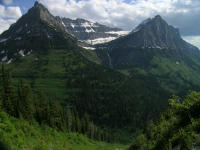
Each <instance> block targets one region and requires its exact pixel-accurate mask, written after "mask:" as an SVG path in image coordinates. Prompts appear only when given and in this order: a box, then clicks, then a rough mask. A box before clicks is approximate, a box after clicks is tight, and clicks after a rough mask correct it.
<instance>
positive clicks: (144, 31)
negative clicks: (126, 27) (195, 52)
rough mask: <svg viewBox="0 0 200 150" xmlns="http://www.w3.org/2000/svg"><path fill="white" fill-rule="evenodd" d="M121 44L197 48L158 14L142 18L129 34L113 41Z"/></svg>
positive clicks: (165, 47)
mask: <svg viewBox="0 0 200 150" xmlns="http://www.w3.org/2000/svg"><path fill="white" fill-rule="evenodd" d="M114 43H120V44H122V45H124V44H125V45H129V46H133V47H141V48H158V49H179V50H181V49H191V48H192V49H197V48H195V47H194V46H192V45H191V44H189V43H187V42H185V41H184V40H183V39H182V38H181V36H180V33H179V30H178V29H177V28H175V27H173V26H171V25H169V24H168V23H167V22H166V21H165V20H164V19H163V18H162V17H161V16H160V15H156V16H155V17H154V18H148V19H146V20H144V21H143V22H142V23H141V24H140V25H139V26H137V27H136V28H135V29H134V30H133V31H132V32H131V33H130V34H129V35H127V36H125V37H123V38H120V39H117V40H116V41H113V44H114Z"/></svg>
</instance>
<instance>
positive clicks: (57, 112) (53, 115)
mask: <svg viewBox="0 0 200 150" xmlns="http://www.w3.org/2000/svg"><path fill="white" fill-rule="evenodd" d="M62 124H63V122H62V107H61V105H60V103H59V102H57V101H56V100H51V101H50V104H49V125H50V126H51V127H56V128H58V129H62V126H63V125H62Z"/></svg>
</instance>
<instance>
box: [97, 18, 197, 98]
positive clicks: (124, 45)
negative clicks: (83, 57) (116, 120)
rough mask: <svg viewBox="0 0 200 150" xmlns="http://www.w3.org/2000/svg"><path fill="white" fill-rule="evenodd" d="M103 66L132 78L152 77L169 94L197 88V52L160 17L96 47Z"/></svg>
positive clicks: (183, 92)
mask: <svg viewBox="0 0 200 150" xmlns="http://www.w3.org/2000/svg"><path fill="white" fill-rule="evenodd" d="M96 52H97V54H98V56H99V57H100V58H101V60H102V63H103V64H104V65H106V66H108V67H110V68H113V69H117V70H121V71H122V72H125V73H126V74H128V75H130V76H131V77H134V78H143V77H151V78H154V80H156V81H157V82H158V83H159V84H160V85H161V87H162V88H164V89H166V90H167V91H169V92H171V93H176V94H180V95H182V94H185V93H187V91H188V90H197V89H199V87H200V82H199V81H200V78H199V73H200V69H199V68H200V52H199V50H198V48H196V47H195V46H193V45H191V44H189V43H187V42H185V41H184V40H183V39H182V38H181V36H180V33H179V31H178V29H176V28H174V27H173V26H171V25H168V24H167V22H166V21H165V20H163V19H162V18H161V16H155V17H154V18H152V19H148V20H146V21H144V22H143V23H141V24H140V25H139V26H138V27H137V28H136V29H135V30H133V31H132V32H131V33H130V34H128V35H127V36H124V37H121V38H118V39H116V40H114V41H111V42H109V43H106V44H102V45H97V50H96Z"/></svg>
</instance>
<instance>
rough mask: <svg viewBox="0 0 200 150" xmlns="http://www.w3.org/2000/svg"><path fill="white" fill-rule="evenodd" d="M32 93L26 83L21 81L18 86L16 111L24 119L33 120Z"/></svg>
mask: <svg viewBox="0 0 200 150" xmlns="http://www.w3.org/2000/svg"><path fill="white" fill-rule="evenodd" d="M33 102H34V101H33V94H32V89H31V87H30V86H28V85H23V83H22V82H21V83H20V85H19V87H18V105H17V107H18V113H19V115H20V116H21V117H23V118H24V119H25V120H30V121H31V120H33V114H34V110H33Z"/></svg>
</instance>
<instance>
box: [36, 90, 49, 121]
mask: <svg viewBox="0 0 200 150" xmlns="http://www.w3.org/2000/svg"><path fill="white" fill-rule="evenodd" d="M37 99H38V100H37V101H36V103H35V111H36V112H35V118H36V120H37V121H38V122H39V123H40V124H43V123H44V124H47V123H48V115H49V114H48V113H49V105H48V103H49V102H48V100H47V97H46V95H45V94H44V93H43V92H41V91H40V93H39V96H38V98H37Z"/></svg>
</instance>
